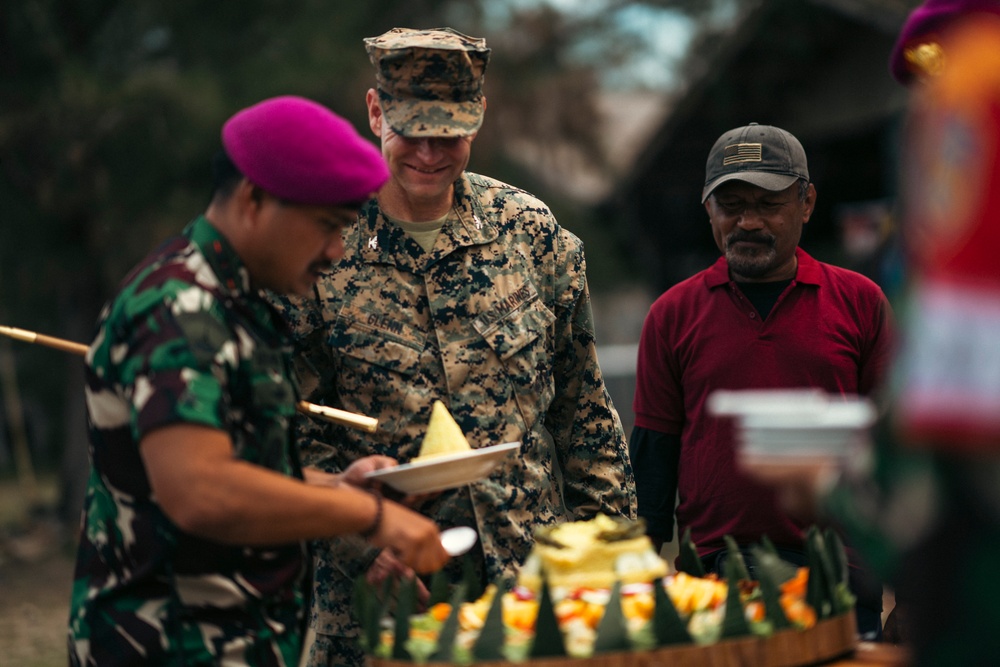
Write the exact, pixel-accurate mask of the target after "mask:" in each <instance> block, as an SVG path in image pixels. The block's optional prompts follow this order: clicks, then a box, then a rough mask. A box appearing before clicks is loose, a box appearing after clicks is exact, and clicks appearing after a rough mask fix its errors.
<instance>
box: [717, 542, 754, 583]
mask: <svg viewBox="0 0 1000 667" xmlns="http://www.w3.org/2000/svg"><path fill="white" fill-rule="evenodd" d="M724 539H725V540H726V551H727V552H729V556H728V557H727V559H726V560H727V561H731V560H734V561H736V576H737V577H738V578H739V579H741V580H747V581H749V580H750V579H751V577H750V570H749V569H747V562H746V560H744V558H743V552H742V551H740V545H738V544H736V540H734V539H733V537H732V535H726V536H725V538H724ZM726 572H727V573H728V572H729V568H728V567H727V568H726ZM727 578H728V577H727Z"/></svg>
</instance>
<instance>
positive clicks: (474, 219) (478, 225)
mask: <svg viewBox="0 0 1000 667" xmlns="http://www.w3.org/2000/svg"><path fill="white" fill-rule="evenodd" d="M472 222H473V223H474V224H475V225H476V229H482V228H483V221H482V220H480V219H479V216H478V215H474V216H472Z"/></svg>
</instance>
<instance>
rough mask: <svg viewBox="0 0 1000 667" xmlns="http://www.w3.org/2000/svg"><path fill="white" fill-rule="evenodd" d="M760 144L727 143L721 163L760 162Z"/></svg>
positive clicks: (761, 158) (761, 157) (761, 159)
mask: <svg viewBox="0 0 1000 667" xmlns="http://www.w3.org/2000/svg"><path fill="white" fill-rule="evenodd" d="M761 149H762V145H761V144H729V145H728V146H726V148H725V152H724V153H723V158H722V165H723V166H726V165H730V164H737V163H739V162H762V161H763V159H764V158H763V156H762V154H761Z"/></svg>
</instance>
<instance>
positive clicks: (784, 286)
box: [630, 123, 891, 638]
mask: <svg viewBox="0 0 1000 667" xmlns="http://www.w3.org/2000/svg"><path fill="white" fill-rule="evenodd" d="M702 202H703V203H704V205H705V211H706V212H707V213H708V217H709V221H710V223H711V226H712V233H713V236H714V237H715V241H716V244H717V245H718V246H719V249H720V250H721V251H722V255H723V256H722V257H720V258H719V259H718V261H716V262H715V264H714V265H712V266H711V267H709V268H708V269H705V270H704V271H701V272H700V273H698V274H696V275H694V276H692V277H691V278H689V279H687V280H685V281H683V282H681V283H679V284H677V285H675V286H674V287H672V288H670V289H669V290H667V291H666V292H665V293H664V294H663V295H662V296H660V298H659V299H657V301H656V302H655V303H654V304H653V306H652V307H651V308H650V311H649V313H648V315H647V316H646V321H645V323H644V325H643V330H642V337H641V340H640V343H639V364H638V375H637V382H636V393H635V401H634V409H635V424H636V426H635V430H634V431H633V432H632V438H631V443H630V453H631V456H632V464H633V468H634V470H635V476H636V487H637V491H638V503H639V505H638V510H639V515H640V516H642V517H643V518H644V519H645V520H646V522H647V526H648V532H649V535H650V537H651V538H653V540H654V543H656V544H657V545H660V544H662V543H663V542H664V541H668V540H670V539H671V538H672V535H673V523H674V499H675V497H676V495H677V493H678V492H679V499H680V501H679V504H678V505H677V507H676V516H677V527H678V535H680V534H682V533H683V531H684V530H686V529H688V528H690V530H691V538H692V540H693V541H694V543H695V544H696V545H697V546H698V551H699V554H700V555H701V556H702V559H703V562H704V563H705V565H706V566H707V569H709V570H716V571H717V570H718V568H719V567H721V556H722V554H724V553H725V542H724V537H725V536H726V535H731V536H732V537H733V538H734V539H736V541H737V542H738V543H739V544H740V545H750V544H753V543H757V542H759V541H760V540H761V538H762V537H763V536H764V535H767V536H768V537H769V538H770V539H771V541H772V542H773V543H774V544H775V545H776V546H777V547H779V549H780V550H781V551H782V555H783V556H784V557H785V558H786V560H791V561H793V562H795V561H799V562H802V563H804V556H803V555H802V549H803V539H802V538H803V529H804V528H806V527H807V526H806V525H803V524H802V523H800V522H798V521H796V520H795V519H794V518H793V517H790V516H788V515H787V514H786V513H785V512H783V511H782V510H781V509H780V508H779V506H778V503H777V501H776V498H775V492H774V491H773V490H772V489H771V488H770V487H767V486H764V485H762V484H760V483H758V482H755V481H753V480H751V479H750V478H748V477H747V476H745V475H744V474H743V473H742V472H740V471H739V470H738V469H737V466H736V461H735V452H734V445H733V434H732V426H731V424H730V423H729V421H728V420H724V419H718V418H715V417H713V416H711V415H709V414H708V412H707V410H706V400H707V398H708V396H709V394H711V393H712V392H714V391H716V390H718V389H729V390H740V389H771V388H801V387H812V388H817V389H822V390H824V391H827V392H832V393H838V394H862V395H864V394H869V393H871V392H873V391H874V390H875V389H876V388H877V387H878V386H879V383H880V382H881V380H882V379H883V377H884V375H885V371H886V368H887V366H888V364H889V360H890V359H889V356H890V354H889V344H890V332H889V326H890V316H891V313H890V308H889V304H888V301H887V300H886V298H885V295H884V294H883V293H882V290H881V289H879V287H878V286H877V285H875V283H873V282H872V281H871V280H869V279H867V278H865V277H864V276H862V275H860V274H857V273H854V272H852V271H848V270H846V269H841V268H838V267H835V266H831V265H829V264H824V263H822V262H818V261H816V260H815V259H813V258H812V257H810V256H809V255H808V254H807V253H806V252H805V251H803V250H802V249H801V248H799V247H798V244H799V239H800V238H801V236H802V227H803V225H805V224H806V223H807V222H808V221H809V217H810V216H811V214H812V212H813V207H814V205H815V203H816V188H815V187H814V185H813V184H812V183H811V182H810V181H809V169H808V165H807V161H806V154H805V151H804V150H803V148H802V145H801V144H800V143H799V141H798V140H797V139H796V138H795V137H794V136H792V135H791V134H789V133H788V132H786V131H785V130H782V129H780V128H777V127H771V126H767V125H757V124H755V123H751V124H750V125H747V126H745V127H740V128H736V129H733V130H730V131H728V132H726V133H725V134H723V135H722V136H721V137H720V138H719V139H718V140H717V141H716V142H715V145H714V146H713V147H712V150H711V152H710V153H709V156H708V163H707V167H706V178H705V187H704V190H703V191H702ZM853 574H855V575H859V574H860V572H855V573H853ZM853 579H857V580H858V581H857V585H856V586H853V588H854V591H855V594H856V595H857V597H858V608H857V613H858V626H859V631H860V632H861V633H862V635H863V636H866V637H872V638H873V637H877V636H878V635H879V632H880V629H881V619H880V614H881V608H882V602H881V585H880V584H879V583H878V582H875V581H870V580H866V579H868V578H866V577H861V576H855V577H853ZM852 583H854V582H852Z"/></svg>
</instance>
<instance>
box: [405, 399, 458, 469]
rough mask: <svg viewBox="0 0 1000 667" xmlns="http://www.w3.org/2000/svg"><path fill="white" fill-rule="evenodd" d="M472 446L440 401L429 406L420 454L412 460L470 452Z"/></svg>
mask: <svg viewBox="0 0 1000 667" xmlns="http://www.w3.org/2000/svg"><path fill="white" fill-rule="evenodd" d="M471 451H472V447H470V446H469V441H468V440H466V438H465V434H464V433H462V429H461V427H459V425H458V422H456V421H455V418H454V417H452V416H451V413H450V412H448V408H446V407H445V405H444V403H442V402H441V401H434V405H432V406H431V419H430V421H429V422H428V423H427V432H426V433H424V441H423V442H422V443H421V444H420V454H419V455H418V456H417V457H416V458H415V459H413V461H423V460H426V459H430V458H434V457H436V456H444V455H446V454H461V453H463V452H471Z"/></svg>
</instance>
